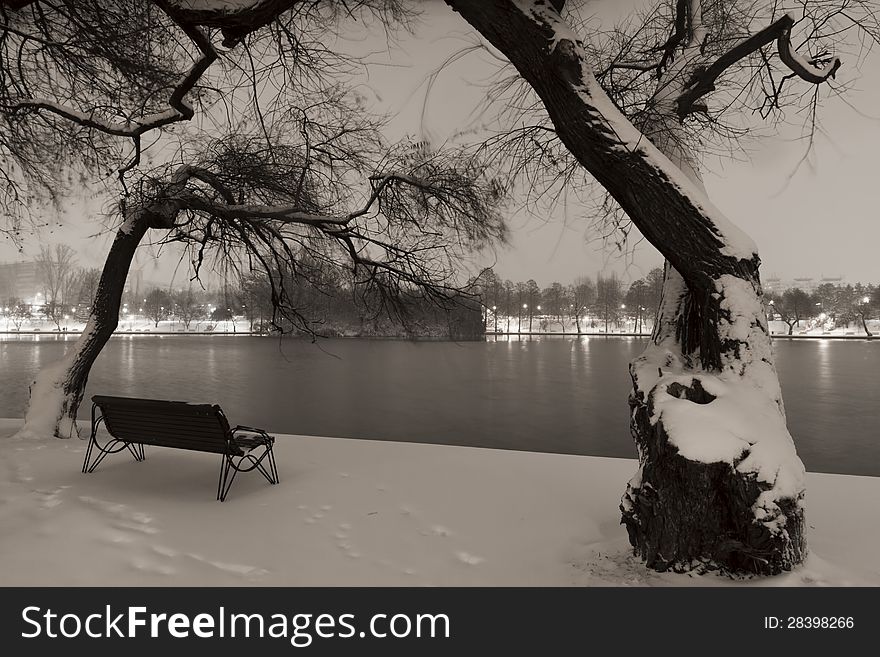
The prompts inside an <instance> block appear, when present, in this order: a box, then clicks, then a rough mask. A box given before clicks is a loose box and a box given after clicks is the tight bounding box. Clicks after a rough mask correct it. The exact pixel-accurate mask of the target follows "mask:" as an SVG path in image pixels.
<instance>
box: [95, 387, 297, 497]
mask: <svg viewBox="0 0 880 657" xmlns="http://www.w3.org/2000/svg"><path fill="white" fill-rule="evenodd" d="M117 402H118V403H119V404H120V405H123V404H124V403H125V402H129V404H130V405H131V403H132V402H133V403H135V404H137V403H147V404H149V407H150V410H152V411H154V412H153V413H152V414H151V415H150V414H147V413H146V412H145V413H144V418H145V419H146V420H147V421H149V419H155V418H156V417H166V416H162V414H161V411H162V408H163V406H164V405H166V404H167V405H168V408H173V409H174V410H175V411H176V412H175V413H173V414H169V415H168V416H167V417H169V418H172V417H173V418H178V419H179V418H185V419H186V420H188V421H190V422H192V421H194V420H195V422H198V421H199V420H201V419H202V418H204V424H205V425H206V427H205V428H206V430H209V431H210V430H211V429H214V428H216V429H217V432H216V434H214V435H211V434H206V435H210V438H208V439H207V440H206V438H205V435H203V436H201V437H200V440H199V441H195V440H189V439H188V436H187V435H186V433H185V432H184V430H181V431H180V432H173V431H172V434H173V440H163V438H162V437H161V436H155V435H147V434H144V435H143V437H136V436H132V435H126V436H125V437H121V436H117V435H115V434H114V431H113V427H112V426H110V424H112V423H113V419H112V417H111V418H110V424H108V422H107V419H108V418H107V416H108V415H109V416H112V415H113V411H114V409H113V407H114V405H115V404H116V403H117ZM190 409H191V410H192V414H187V412H186V411H188V410H190ZM98 411H100V415H99V414H98ZM181 411H183V412H181ZM127 412H128V413H129V414H130V416H131V414H132V411H131V407H129V409H128V411H127ZM199 412H200V413H201V414H199ZM136 415H137V414H136V413H135V414H134V416H135V417H136ZM212 420H213V422H212ZM102 423H103V424H104V427H105V428H106V430H107V432H108V433H109V438H108V439H107V440H106V441H105V442H104V443H103V444H101V443H100V442H99V441H98V428H99V427H100V425H101V424H102ZM120 433H123V432H120ZM124 433H130V432H124ZM239 433H246V434H251V435H242V436H239V435H237V434H239ZM212 443H213V444H212ZM144 445H151V446H156V447H173V448H178V449H189V450H192V451H199V452H207V453H219V454H220V455H221V457H222V460H221V462H220V479H219V481H218V482H217V499H218V500H219V501H221V502H223V501H225V500H226V495H227V493H229V489H230V488H231V487H232V482H233V481H234V480H235V475H237V474H238V473H239V472H252V471H253V470H257V471H258V472H259V473H260V474H262V475H263V477H265V478H266V481H268V482H269V483H270V484H277V483H279V482H280V479H279V477H278V466H277V465H276V463H275V452H274V450H273V448H274V445H275V437H274V436H270V435H269V434H268V433H266V432H265V431H263V430H262V429H256V428H254V427H247V426H243V425H238V426H236V427H234V428H231V429H230V428H229V422H228V421H227V419H226V415H225V414H224V413H223V410H222V409H221V408H220V407H219V406H217V405H216V404H214V405H212V406H207V405H205V404H186V403H184V402H172V401H164V400H159V399H137V398H131V397H108V396H104V395H96V396H94V397H92V431H91V435H90V436H89V443H88V446H87V447H86V455H85V459H84V460H83V466H82V471H83V473H91V472H94V470H95V468H97V467H98V465H99V464H100V463H101V461H103V460H104V458H106V457H107V455H109V454H118V453H119V452H122V451H123V450H126V449H127V450H128V451H129V452H130V453H131V455H132V456H134V460H135V461H137V462H141V461H143V460H144V459H145V458H146V454H145V452H144ZM93 457H94V458H93ZM267 465H268V468H267Z"/></svg>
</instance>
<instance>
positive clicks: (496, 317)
mask: <svg viewBox="0 0 880 657" xmlns="http://www.w3.org/2000/svg"><path fill="white" fill-rule="evenodd" d="M492 314H493V315H494V316H495V333H498V306H492ZM496 339H497V338H496Z"/></svg>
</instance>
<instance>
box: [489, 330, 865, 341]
mask: <svg viewBox="0 0 880 657" xmlns="http://www.w3.org/2000/svg"><path fill="white" fill-rule="evenodd" d="M511 335H515V336H517V337H530V336H538V337H546V336H553V335H558V336H559V337H569V338H577V337H581V338H650V337H651V334H650V333H604V332H602V333H587V332H582V333H569V332H565V333H563V332H546V333H538V332H537V331H532V332H531V333H529V332H524V333H517V332H515V331H511V332H510V333H507V332H504V331H499V332H497V333H486V334H485V336H486V337H487V338H489V337H492V336H505V337H507V336H511ZM771 337H772V338H773V339H774V340H775V339H777V338H782V339H786V340H873V339H874V338H875V337H880V336H868V335H865V334H861V335H846V334H843V335H839V334H834V333H827V334H821V333H820V334H813V335H788V334H785V333H772V334H771Z"/></svg>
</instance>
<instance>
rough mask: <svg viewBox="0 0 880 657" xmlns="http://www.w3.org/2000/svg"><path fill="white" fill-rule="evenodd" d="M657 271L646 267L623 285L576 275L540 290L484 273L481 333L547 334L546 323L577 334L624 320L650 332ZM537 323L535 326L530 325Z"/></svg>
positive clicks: (659, 280)
mask: <svg viewBox="0 0 880 657" xmlns="http://www.w3.org/2000/svg"><path fill="white" fill-rule="evenodd" d="M662 289H663V270H662V269H661V268H659V267H658V268H655V269H652V270H651V271H650V272H648V274H647V275H646V276H645V277H643V278H639V279H638V280H636V281H633V282H632V283H630V284H629V286H628V287H627V286H626V285H625V284H624V283H623V281H621V280H620V278H618V276H617V275H616V274H614V273H611V274H608V275H604V274H599V275H598V276H596V278H595V279H593V278H590V277H586V276H583V277H579V278H577V279H575V280H574V282H572V283H570V284H568V285H563V284H562V283H559V282H553V283H551V284H550V285H549V286H547V287H545V288H543V289H542V288H541V287H540V286H539V285H538V284H537V283H536V282H535V281H534V280H531V279H530V280H528V281H525V282H523V281H511V280H504V279H502V278H500V277H499V276H498V275H497V274H496V273H495V271H494V270H493V269H491V268H490V269H487V270H486V271H484V272H483V273H482V275H481V276H480V278H479V279H478V290H479V296H480V302H481V304H482V305H483V308H484V310H485V316H486V330H487V331H490V332H493V331H498V332H504V333H510V332H511V324H513V327H514V329H513V330H514V332H516V331H517V330H519V329H520V327H523V329H524V330H526V331H527V332H533V331H534V332H538V331H543V330H552V327H551V326H550V324H552V323H556V324H558V325H559V326H565V325H566V324H569V325H570V324H573V325H574V327H575V329H576V331H577V332H578V333H579V334H580V333H583V332H584V331H585V330H586V329H587V328H597V327H599V326H602V327H604V330H605V331H606V332H607V331H608V329H609V328H610V326H611V325H614V326H618V327H619V326H620V325H621V324H622V323H624V322H626V323H629V324H631V325H632V327H633V330H634V331H636V332H642V331H647V330H650V328H651V327H652V326H653V322H654V314H655V311H656V310H657V307H658V305H659V304H660V293H661V291H662ZM536 321H537V324H536Z"/></svg>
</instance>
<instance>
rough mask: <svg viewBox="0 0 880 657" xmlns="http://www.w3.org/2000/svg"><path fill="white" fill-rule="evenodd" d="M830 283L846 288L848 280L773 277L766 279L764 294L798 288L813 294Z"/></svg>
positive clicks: (829, 277) (839, 277)
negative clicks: (818, 288) (821, 286)
mask: <svg viewBox="0 0 880 657" xmlns="http://www.w3.org/2000/svg"><path fill="white" fill-rule="evenodd" d="M826 283H830V284H831V285H841V286H845V285H846V284H847V280H846V278H845V277H843V276H822V277H820V278H815V277H813V276H800V277H798V278H782V277H780V276H771V277H769V278H767V279H764V284H763V288H764V292H772V293H774V294H782V293H783V292H785V291H786V290H790V289H792V288H798V289H800V290H803V291H804V292H807V293H808V294H812V293H813V292H815V291H816V288H817V287H819V286H820V285H824V284H826Z"/></svg>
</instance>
